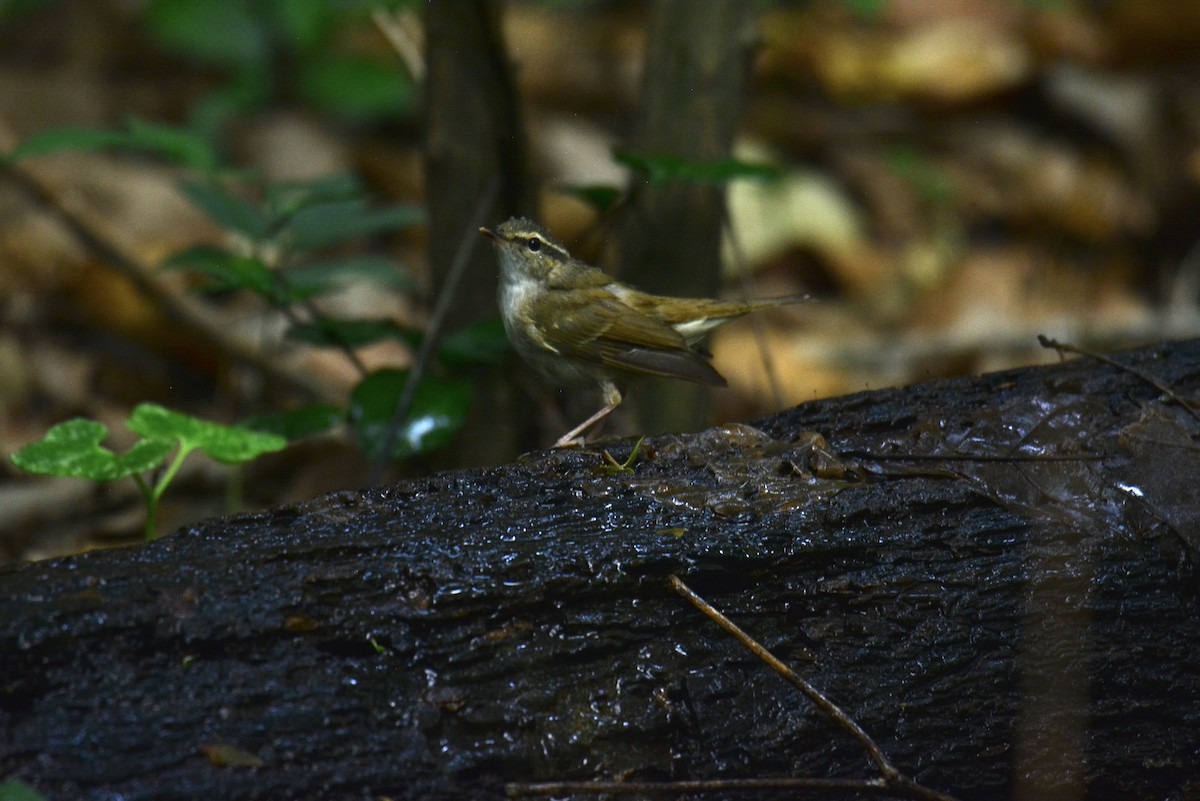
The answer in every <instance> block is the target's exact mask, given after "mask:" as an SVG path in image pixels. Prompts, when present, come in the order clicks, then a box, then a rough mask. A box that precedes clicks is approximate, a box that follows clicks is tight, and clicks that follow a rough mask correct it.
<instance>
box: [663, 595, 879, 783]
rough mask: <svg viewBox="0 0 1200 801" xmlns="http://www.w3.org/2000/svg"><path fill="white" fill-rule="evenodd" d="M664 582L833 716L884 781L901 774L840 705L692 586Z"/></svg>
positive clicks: (827, 713)
mask: <svg viewBox="0 0 1200 801" xmlns="http://www.w3.org/2000/svg"><path fill="white" fill-rule="evenodd" d="M667 584H668V586H670V587H671V589H673V590H675V592H677V593H679V594H680V595H682V596H683V597H684V598H687V599H688V601H690V602H691V604H692V606H694V607H696V608H697V609H699V610H700V611H701V612H703V613H704V614H706V615H708V617H709V619H710V620H712V621H713V622H714V623H716V624H717V625H718V626H720V627H721V628H723V629H725V631H727V632H729V633H730V634H731V635H733V638H734V639H735V640H737V641H738V642H740V643H741V644H742V646H743V647H744V648H745V649H746V650H747V651H749V652H750V653H752V654H754V655H755V656H757V657H758V658H759V659H760V660H762V661H763V662H764V663H765V664H766V665H767V667H769V668H771V669H772V670H774V671H775V672H776V673H778V674H779V675H780V676H783V678H784V679H786V680H787V681H788V682H790V683H791V684H792V685H793V686H794V687H796V688H797V689H798V690H800V692H802V693H804V695H805V696H807V697H808V700H810V701H812V702H813V704H814V705H816V707H817V708H818V709H820V710H821V711H822V712H824V713H825V714H826V715H828V716H829V717H830V718H832V719H833V720H834V721H835V722H836V723H837V724H838V725H839V726H841V727H842V728H843V729H845V730H846V731H848V732H850V735H851V736H852V737H853V738H854V739H855V740H858V743H859V745H861V746H862V747H863V750H865V751H866V752H867V755H868V756H870V757H871V761H872V762H874V763H875V767H877V768H879V772H880V773H882V774H883V777H884V779H885V780H888V781H892V780H894V779H895V778H896V777H898V776H900V771H898V770H896V768H894V767H893V766H892V763H891V762H889V761H888V758H887V757H886V756H884V754H883V751H881V750H880V749H879V746H878V745H876V744H875V741H874V740H872V739H871V737H870V735H868V734H867V733H866V732H865V731H863V729H862V727H861V726H859V725H858V724H857V723H855V722H854V721H853V720H852V719H851V718H850V716H849V715H847V714H846V713H845V712H843V711H842V709H841V707H839V706H838V705H837V704H835V703H833V702H832V701H830V700H829V699H828V698H826V697H825V696H824V695H822V694H821V691H820V690H818V689H817V688H816V687H814V686H812V685H811V684H809V683H808V682H807V681H805V680H804V679H802V678H801V677H800V676H799V675H798V674H797V673H796V671H794V670H792V669H791V668H790V667H788V666H787V665H785V664H784V663H783V662H781V661H780V660H779V659H778V658H777V657H776V656H775V655H774V654H772V653H771V652H770V651H768V650H767V649H766V648H764V647H763V646H761V645H759V644H758V643H757V642H756V641H755V640H754V639H753V638H751V637H750V635H749V634H747V633H746V632H744V631H742V630H741V629H740V628H738V626H737V624H736V623H734V622H733V621H732V620H730V619H729V618H727V617H725V615H723V614H721V613H720V612H719V611H717V609H716V608H714V607H713V606H712V605H711V604H709V603H708V601H706V600H704V599H703V598H701V597H700V596H699V595H697V594H696V593H694V592H693V591H692V588H691V587H689V586H688V585H686V584H684V583H683V581H682V580H681V579H680V578H679V577H678V576H671V577H670V578H669V579H667Z"/></svg>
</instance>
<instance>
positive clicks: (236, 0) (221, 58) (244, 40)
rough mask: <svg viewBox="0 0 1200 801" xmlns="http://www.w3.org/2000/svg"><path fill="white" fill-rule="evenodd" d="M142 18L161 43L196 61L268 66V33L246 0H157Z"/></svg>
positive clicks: (227, 64) (218, 64)
mask: <svg viewBox="0 0 1200 801" xmlns="http://www.w3.org/2000/svg"><path fill="white" fill-rule="evenodd" d="M143 19H145V22H146V26H147V27H148V28H149V30H150V35H151V36H152V37H153V38H154V39H155V40H157V41H158V43H159V44H161V45H162V46H164V47H166V48H167V49H168V50H171V51H174V52H176V53H180V54H182V55H184V56H187V57H189V58H192V59H194V60H196V61H199V62H202V63H205V64H213V65H216V66H219V67H232V68H237V67H246V66H250V65H255V66H260V67H263V68H265V66H266V61H267V57H268V55H269V52H270V50H269V48H268V37H267V33H266V31H265V30H264V29H263V27H262V26H261V25H260V24H259V21H258V20H257V19H256V18H255V16H254V13H253V12H252V11H251V6H250V3H248V2H246V0H221V1H220V2H213V0H155V2H153V3H152V4H151V5H150V7H149V8H148V9H147V10H146V12H145V14H144V17H143Z"/></svg>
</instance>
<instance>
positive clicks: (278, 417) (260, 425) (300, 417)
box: [241, 403, 345, 442]
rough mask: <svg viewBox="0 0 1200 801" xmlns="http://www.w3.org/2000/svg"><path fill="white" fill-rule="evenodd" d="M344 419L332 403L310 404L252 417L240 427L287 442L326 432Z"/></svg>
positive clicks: (339, 410) (340, 410) (342, 413)
mask: <svg viewBox="0 0 1200 801" xmlns="http://www.w3.org/2000/svg"><path fill="white" fill-rule="evenodd" d="M344 419H345V414H344V412H343V411H342V409H340V408H339V407H337V406H334V405H333V404H332V403H312V404H309V405H308V406H301V407H299V408H297V409H289V410H288V411H286V412H276V413H275V414H267V415H262V416H260V417H252V418H250V419H249V420H243V421H242V423H241V424H242V425H243V426H244V427H246V428H249V429H253V430H254V431H261V432H264V433H267V434H278V435H279V436H281V437H286V438H287V439H288V441H289V442H295V441H296V440H298V439H303V438H304V437H308V436H311V435H313V434H319V433H321V432H322V431H328V430H329V429H331V428H333V427H334V426H336V425H338V424H339V423H341V422H342V421H343V420H344Z"/></svg>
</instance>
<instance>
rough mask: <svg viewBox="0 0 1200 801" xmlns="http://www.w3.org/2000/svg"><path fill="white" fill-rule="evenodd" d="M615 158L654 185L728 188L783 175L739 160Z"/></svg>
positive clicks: (620, 153)
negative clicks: (676, 183)
mask: <svg viewBox="0 0 1200 801" xmlns="http://www.w3.org/2000/svg"><path fill="white" fill-rule="evenodd" d="M613 158H615V159H616V160H617V161H618V162H619V163H621V164H624V165H625V166H627V167H629V168H631V169H633V170H635V171H636V172H639V173H641V174H642V175H643V176H645V178H646V180H648V181H649V182H650V183H653V184H661V183H665V182H667V181H691V182H694V183H702V184H724V183H728V182H729V181H733V180H737V179H745V178H751V179H755V180H760V181H761V180H775V179H778V178H782V177H783V171H782V170H781V169H779V168H778V167H773V166H771V165H770V164H753V163H751V162H748V161H740V160H738V159H717V160H715V161H693V160H690V159H685V158H682V157H680V156H674V155H669V154H667V155H650V154H647V153H635V152H633V151H631V150H622V149H620V148H617V149H616V150H614V151H613Z"/></svg>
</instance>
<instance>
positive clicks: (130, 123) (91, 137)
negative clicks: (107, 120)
mask: <svg viewBox="0 0 1200 801" xmlns="http://www.w3.org/2000/svg"><path fill="white" fill-rule="evenodd" d="M110 148H123V149H127V150H140V151H143V152H146V153H149V154H151V155H155V156H160V157H163V158H167V159H170V160H172V161H175V162H177V163H180V164H183V165H185V166H188V167H193V168H195V169H198V170H203V171H206V172H211V171H213V170H215V169H216V167H217V163H218V160H217V154H216V152H215V151H214V150H213V148H212V145H210V144H209V142H208V140H206V139H205V138H204V137H202V136H200V135H198V134H195V133H193V132H191V131H188V130H186V129H184V128H176V127H172V126H168V125H159V124H156V123H151V122H146V121H145V120H140V119H138V118H136V117H130V118H129V119H128V120H127V121H126V130H124V131H113V130H108V129H104V128H75V127H64V128H51V129H49V130H45V131H41V132H40V133H36V134H34V135H33V136H30V137H29V138H28V139H26V140H25V141H23V142H21V143H20V144H19V145H17V146H16V147H15V148H13V151H12V152H11V153H9V154H8V159H9V160H10V161H13V162H16V161H19V160H21V159H26V158H29V157H30V156H37V155H42V154H44V153H55V152H60V151H64V150H105V149H110Z"/></svg>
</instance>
